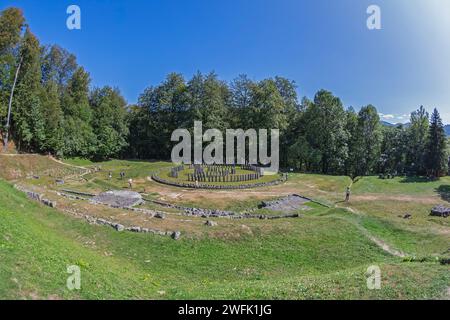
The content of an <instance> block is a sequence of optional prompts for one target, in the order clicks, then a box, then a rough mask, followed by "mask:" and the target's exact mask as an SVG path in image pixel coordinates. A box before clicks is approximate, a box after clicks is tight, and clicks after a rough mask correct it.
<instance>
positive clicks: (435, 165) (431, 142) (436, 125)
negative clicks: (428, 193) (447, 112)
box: [425, 109, 448, 177]
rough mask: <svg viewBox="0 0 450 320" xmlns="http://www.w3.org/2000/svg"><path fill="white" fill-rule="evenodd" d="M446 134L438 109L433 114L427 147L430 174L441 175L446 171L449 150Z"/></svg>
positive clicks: (426, 160)
mask: <svg viewBox="0 0 450 320" xmlns="http://www.w3.org/2000/svg"><path fill="white" fill-rule="evenodd" d="M446 143H447V141H446V136H445V130H444V125H443V124H442V120H441V116H440V115H439V112H438V110H437V109H434V111H433V114H432V115H431V121H430V129H429V134H428V141H427V144H426V148H425V164H426V168H427V171H428V174H429V175H430V176H432V177H441V176H442V175H444V173H445V172H446V167H447V160H448V159H447V152H446V147H447V146H446Z"/></svg>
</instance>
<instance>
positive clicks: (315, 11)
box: [0, 0, 450, 123]
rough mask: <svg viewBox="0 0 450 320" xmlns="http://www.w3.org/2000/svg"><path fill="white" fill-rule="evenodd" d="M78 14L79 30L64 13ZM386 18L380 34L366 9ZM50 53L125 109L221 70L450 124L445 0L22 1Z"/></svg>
mask: <svg viewBox="0 0 450 320" xmlns="http://www.w3.org/2000/svg"><path fill="white" fill-rule="evenodd" d="M71 4H76V5H78V6H79V7H80V8H81V20H82V21H81V23H82V29H81V30H72V31H70V30H68V29H67V27H66V19H67V17H68V15H67V14H66V9H67V7H68V6H69V5H71ZM370 4H376V5H378V6H379V7H380V8H381V19H382V30H372V31H370V30H368V29H367V27H366V19H367V17H368V15H367V14H366V9H367V7H368V6H369V5H370ZM8 6H17V7H20V8H22V9H23V10H24V12H25V15H26V18H27V20H28V22H29V24H30V26H31V28H32V30H33V32H34V33H36V34H37V35H38V37H39V38H40V40H41V42H42V43H44V44H52V43H56V44H59V45H61V46H63V47H65V48H66V49H68V50H69V51H71V52H73V53H75V54H76V56H77V57H78V61H79V63H80V64H81V65H83V66H84V67H85V68H86V69H87V70H88V71H89V72H90V74H91V77H92V79H93V82H92V84H93V85H95V86H103V85H112V86H117V87H119V88H120V89H121V91H122V93H123V94H124V96H125V97H126V98H127V100H128V101H129V102H130V103H133V102H136V101H137V98H138V96H139V94H140V93H141V92H142V91H143V90H144V88H145V87H147V86H149V85H156V84H158V83H159V82H161V81H162V80H163V79H164V77H165V75H166V74H167V73H169V72H173V71H175V72H180V73H182V74H184V75H185V77H186V78H190V77H191V76H192V75H193V74H194V73H195V72H196V71H198V70H199V71H202V72H205V73H206V72H209V71H215V72H216V73H217V74H218V75H219V76H220V78H222V79H224V80H232V79H233V78H235V77H236V76H237V75H239V74H241V73H245V74H247V75H248V76H249V77H250V78H252V79H254V80H258V79H262V78H265V77H272V76H275V75H280V76H284V77H287V78H290V79H292V80H295V81H296V83H297V85H298V93H299V95H300V96H304V95H306V96H308V97H310V98H312V97H313V96H314V93H315V92H316V91H317V90H319V89H321V88H325V89H327V90H330V91H332V92H333V93H334V94H336V95H338V96H339V97H341V99H342V100H343V102H344V104H345V105H346V106H353V107H355V109H359V108H360V107H361V106H363V105H367V104H369V103H371V104H373V105H375V106H376V107H377V108H378V110H379V112H380V113H381V114H382V116H383V119H384V120H387V121H390V122H405V121H407V120H408V119H407V118H408V115H409V113H410V112H411V111H413V110H414V109H415V108H417V107H418V106H419V105H421V104H422V105H424V106H426V107H427V108H428V109H430V111H431V109H432V108H434V107H437V108H438V109H439V110H440V112H441V115H442V117H443V118H444V120H445V122H446V123H450V41H449V39H450V1H449V0H367V1H366V0H226V1H225V0H221V1H218V0H189V1H187V0H171V1H169V0H127V1H125V0H71V1H65V0H54V1H46V0H39V1H36V0H21V1H2V3H1V4H0V8H5V7H8Z"/></svg>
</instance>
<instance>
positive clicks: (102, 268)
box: [0, 182, 449, 299]
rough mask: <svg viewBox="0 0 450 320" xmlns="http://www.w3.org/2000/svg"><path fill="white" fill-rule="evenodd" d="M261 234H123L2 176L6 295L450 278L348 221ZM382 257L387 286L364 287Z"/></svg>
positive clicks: (147, 293) (190, 294) (431, 283)
mask: <svg viewBox="0 0 450 320" xmlns="http://www.w3.org/2000/svg"><path fill="white" fill-rule="evenodd" d="M332 210H334V209H332ZM260 227H261V228H263V227H264V225H263V224H262V222H261V226H260ZM285 228H288V230H289V232H285V231H286V229H285ZM253 233H254V235H253V236H248V237H244V238H241V239H239V240H233V241H230V240H226V239H207V238H203V239H188V238H182V239H181V240H179V241H174V240H171V239H170V238H168V237H161V236H154V235H147V234H133V233H118V232H115V231H114V230H112V229H111V228H108V227H100V226H91V225H89V224H87V223H85V222H84V221H82V220H77V219H74V218H72V217H70V216H66V215H64V214H61V213H59V212H57V211H56V210H53V209H49V208H46V207H43V206H41V205H39V204H37V203H35V202H30V201H29V200H27V199H26V198H25V197H24V195H23V194H21V193H19V192H17V191H16V190H14V189H13V188H12V187H11V186H10V185H8V184H7V183H4V182H0V234H1V238H0V260H1V261H2V263H1V264H0V297H1V298H3V299H5V298H13V299H15V298H19V299H22V298H24V299H30V298H40V299H46V298H65V299H71V298H86V299H111V298H118V299H129V298H137V299H143V298H155V299H161V298H163V299H178V298H208V299H209V298H266V299H267V298H288V299H297V298H347V299H349V298H431V297H441V295H442V293H443V292H444V290H445V288H446V285H448V281H449V274H448V268H445V267H443V266H440V265H438V264H433V263H430V264H427V265H423V264H416V263H408V264H406V263H403V262H400V261H399V260H398V259H397V258H393V257H391V256H389V255H388V254H386V253H385V252H384V251H382V250H380V249H379V248H378V247H376V246H375V245H374V244H373V243H372V242H370V241H369V240H368V239H367V238H366V237H365V236H364V235H363V234H362V233H361V232H360V231H359V230H358V228H356V227H354V226H353V225H352V224H351V223H348V222H346V221H345V220H340V219H333V220H330V217H327V216H312V217H305V218H302V219H297V220H291V221H290V224H289V225H286V221H280V222H275V223H274V225H273V230H272V232H270V233H264V232H262V230H261V231H259V228H258V227H255V228H253ZM374 263H376V264H379V265H380V266H381V268H382V270H386V275H385V278H383V279H384V282H383V284H384V285H383V288H382V290H379V291H370V290H368V289H367V288H366V286H365V275H364V272H365V270H366V269H367V267H368V266H370V265H371V264H374ZM72 264H76V265H79V266H81V269H82V274H81V277H82V285H81V286H82V288H81V290H80V291H69V290H68V289H66V287H65V283H66V278H67V276H68V274H67V273H66V268H67V266H68V265H72ZM418 283H423V287H420V289H419V288H418V287H417V284H418Z"/></svg>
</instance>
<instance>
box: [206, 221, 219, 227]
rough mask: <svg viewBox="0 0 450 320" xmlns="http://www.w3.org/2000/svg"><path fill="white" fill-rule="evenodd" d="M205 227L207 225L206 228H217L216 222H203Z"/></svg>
mask: <svg viewBox="0 0 450 320" xmlns="http://www.w3.org/2000/svg"><path fill="white" fill-rule="evenodd" d="M205 225H207V226H208V227H215V226H217V222H215V221H211V220H208V221H206V222H205Z"/></svg>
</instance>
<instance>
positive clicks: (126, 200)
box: [90, 190, 144, 207]
mask: <svg viewBox="0 0 450 320" xmlns="http://www.w3.org/2000/svg"><path fill="white" fill-rule="evenodd" d="M90 201H91V202H92V203H94V204H95V203H101V204H106V205H109V206H117V207H134V206H137V205H140V204H142V203H143V202H144V200H143V199H142V196H141V195H140V194H139V193H137V192H134V191H124V190H114V191H106V192H102V193H100V194H99V195H97V196H95V197H93V198H92V199H91V200H90Z"/></svg>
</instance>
